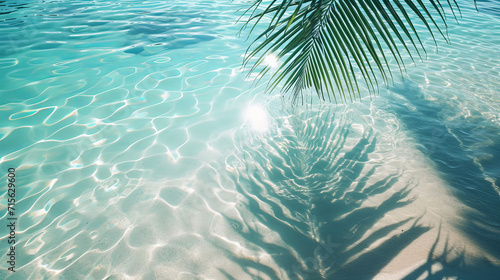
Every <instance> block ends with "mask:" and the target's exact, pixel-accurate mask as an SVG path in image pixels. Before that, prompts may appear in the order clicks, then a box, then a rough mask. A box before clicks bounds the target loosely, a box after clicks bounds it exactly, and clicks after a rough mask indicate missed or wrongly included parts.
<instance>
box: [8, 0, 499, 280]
mask: <svg viewBox="0 0 500 280" xmlns="http://www.w3.org/2000/svg"><path fill="white" fill-rule="evenodd" d="M460 2H463V3H462V5H461V11H462V15H463V18H459V23H460V24H456V23H454V22H452V21H450V24H449V26H448V35H449V38H450V41H451V44H446V42H445V40H444V39H440V38H438V39H437V40H438V43H439V44H438V45H439V47H438V49H437V51H436V48H435V46H434V43H433V41H432V38H431V37H430V35H428V36H427V37H424V38H423V41H424V42H425V45H426V46H427V56H428V57H427V59H426V60H424V61H417V62H416V63H414V64H413V63H411V60H408V61H409V62H408V64H407V73H405V74H404V79H400V78H396V80H395V83H394V84H391V85H389V86H388V88H384V87H381V88H380V92H379V93H378V94H377V95H376V96H369V95H368V94H367V93H365V94H363V96H364V97H363V98H362V99H361V100H357V101H355V102H353V103H347V104H331V103H325V104H319V102H317V101H315V102H314V104H312V105H298V106H292V105H291V104H290V102H289V100H288V99H286V98H282V97H281V95H280V93H279V92H271V93H268V94H266V93H264V89H265V81H263V82H261V83H258V84H255V83H254V82H255V76H249V77H247V75H246V74H247V72H246V71H245V70H243V69H241V63H242V60H243V56H244V53H245V50H246V48H247V47H248V44H249V42H248V41H245V36H242V37H238V36H237V33H238V31H239V28H240V27H241V26H240V25H237V24H234V23H235V22H236V20H237V19H238V17H239V15H240V14H241V13H238V12H236V10H237V9H238V8H241V7H243V6H244V5H245V4H247V5H248V3H249V1H233V2H230V1H229V0H227V1H226V0H224V1H223V0H207V1H196V0H193V1H154V0H153V1H144V2H143V1H130V0H126V1H118V2H114V1H83V0H78V1H64V0H61V1H0V43H1V44H0V74H1V75H0V124H1V126H0V171H1V172H2V173H0V178H1V179H0V182H2V183H1V185H0V186H1V191H0V192H1V193H2V203H1V204H0V217H1V222H0V223H1V224H0V227H1V228H2V230H1V231H0V252H1V253H2V254H1V255H0V260H1V262H0V263H1V265H0V268H1V270H0V278H2V279H238V280H239V279H311V280H313V279H499V277H500V276H499V275H500V186H499V182H500V180H499V178H500V77H499V76H500V48H499V47H498V46H499V45H500V3H499V2H498V1H478V8H479V11H480V12H479V13H478V12H476V10H475V8H474V6H473V4H472V1H460ZM419 28H423V27H422V26H420V27H419ZM244 34H245V33H244ZM396 74H397V73H396ZM396 77H397V76H396ZM9 168H15V169H16V171H15V176H16V207H15V208H16V209H15V215H16V217H17V220H16V223H17V224H16V237H15V238H16V239H15V241H16V243H15V247H16V250H15V253H16V265H15V267H16V270H17V272H15V273H12V272H9V271H8V270H7V268H8V267H9V265H8V263H7V260H8V257H7V253H8V252H9V247H10V244H8V240H9V232H8V230H7V227H6V226H7V225H8V223H9V222H8V218H9V215H8V211H7V210H8V209H7V205H6V204H7V196H8V191H7V183H6V182H7V178H8V169H9Z"/></svg>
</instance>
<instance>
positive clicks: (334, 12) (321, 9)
mask: <svg viewBox="0 0 500 280" xmlns="http://www.w3.org/2000/svg"><path fill="white" fill-rule="evenodd" d="M424 1H425V3H424ZM441 2H446V3H443V4H442V3H441ZM443 5H444V6H445V7H446V9H448V10H450V11H451V15H452V18H455V19H456V16H455V11H454V9H458V5H457V3H456V2H455V0H441V1H440V0H329V1H328V0H282V1H277V0H268V1H264V0H255V1H254V2H253V4H252V5H251V6H250V7H249V8H248V9H247V10H246V11H245V12H244V15H247V16H248V18H246V22H245V24H244V26H243V29H245V28H247V27H250V26H251V25H253V26H252V29H251V30H250V32H249V33H252V32H253V31H254V28H255V26H256V25H258V24H261V22H264V21H266V22H267V24H268V25H267V27H266V28H265V30H264V31H263V32H262V33H261V34H259V35H258V36H257V38H256V39H255V40H254V41H253V42H252V44H251V46H250V47H249V51H248V53H247V55H246V57H245V60H244V66H246V65H248V64H249V63H250V62H251V61H254V60H256V61H255V62H254V64H253V66H252V68H251V70H250V73H255V72H258V77H259V79H260V78H262V77H263V76H264V74H266V73H270V71H271V68H273V67H272V66H270V65H266V63H265V62H266V61H267V60H266V59H267V57H268V55H269V54H273V55H275V56H276V57H277V58H278V59H279V61H280V62H281V65H280V66H279V67H278V69H277V70H276V71H274V72H273V73H272V74H271V79H270V81H269V84H268V87H267V90H273V89H274V88H276V87H277V86H278V85H280V84H282V85H283V87H282V91H283V92H291V93H292V98H293V100H294V101H296V100H297V98H299V97H303V92H304V91H305V90H314V91H315V92H316V93H317V95H318V96H319V98H321V99H322V100H325V99H326V98H325V96H327V97H328V98H329V99H330V100H331V97H333V99H334V100H335V102H337V101H338V100H337V98H338V97H339V99H341V100H342V101H347V100H348V98H349V99H350V100H353V99H355V98H356V95H357V96H360V91H361V90H360V84H358V79H359V77H361V80H362V81H364V84H366V85H367V86H368V91H369V92H370V94H371V93H372V92H375V91H376V89H377V87H378V86H379V79H382V80H383V82H384V83H385V84H387V83H388V81H392V80H393V75H392V69H391V68H394V67H397V68H399V70H400V72H401V73H402V72H403V70H404V69H405V64H404V61H403V57H402V52H406V53H408V54H409V56H410V58H411V59H412V60H413V59H414V57H413V54H417V55H418V57H419V58H422V55H423V54H426V50H425V47H424V44H423V43H422V40H421V38H420V36H419V33H420V32H422V29H420V31H417V30H418V29H417V28H416V25H417V24H420V26H425V29H426V30H427V32H429V33H430V34H431V35H432V38H433V39H434V42H436V38H435V35H436V34H438V35H439V36H442V37H444V38H445V40H447V38H446V36H445V33H443V30H442V27H441V26H440V25H444V28H446V27H447V25H446V21H447V17H446V14H445V7H443ZM436 36H437V35H436ZM447 41H448V40H447ZM436 45H437V44H436ZM252 48H253V49H252ZM391 60H393V61H395V62H396V63H395V64H392V66H390V65H391V64H390V61H391ZM395 65H397V66H395Z"/></svg>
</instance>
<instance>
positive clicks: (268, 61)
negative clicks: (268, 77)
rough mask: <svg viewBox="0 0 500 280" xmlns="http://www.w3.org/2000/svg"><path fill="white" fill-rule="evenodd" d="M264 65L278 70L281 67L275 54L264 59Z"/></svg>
mask: <svg viewBox="0 0 500 280" xmlns="http://www.w3.org/2000/svg"><path fill="white" fill-rule="evenodd" d="M264 64H265V65H267V66H269V67H271V68H277V67H278V66H279V65H280V63H279V61H278V58H277V57H276V56H275V55H274V54H267V55H266V57H265V58H264Z"/></svg>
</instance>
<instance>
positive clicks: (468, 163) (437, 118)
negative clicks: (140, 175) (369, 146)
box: [389, 81, 500, 279]
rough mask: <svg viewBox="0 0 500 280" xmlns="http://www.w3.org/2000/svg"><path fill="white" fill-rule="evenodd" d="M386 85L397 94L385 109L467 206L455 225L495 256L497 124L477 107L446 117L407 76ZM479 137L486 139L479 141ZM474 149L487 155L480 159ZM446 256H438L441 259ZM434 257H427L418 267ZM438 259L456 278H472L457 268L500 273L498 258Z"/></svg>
mask: <svg viewBox="0 0 500 280" xmlns="http://www.w3.org/2000/svg"><path fill="white" fill-rule="evenodd" d="M391 91H392V92H394V93H396V96H397V97H398V98H401V100H398V101H393V102H391V103H390V107H389V109H390V110H391V111H392V112H394V114H395V115H396V116H397V117H398V118H399V119H400V120H401V121H402V123H404V124H405V126H406V127H407V129H408V130H409V131H410V135H411V136H412V137H413V138H414V139H415V142H417V143H418V144H419V145H418V147H419V149H420V151H421V152H422V153H423V154H424V155H425V156H426V157H427V158H429V159H430V160H431V161H432V162H433V163H434V167H435V169H436V171H437V172H438V174H439V175H440V177H441V178H442V179H443V180H445V182H446V183H447V184H448V186H449V187H450V188H451V189H452V191H453V194H454V195H455V197H457V198H458V199H459V200H460V201H461V202H462V203H463V204H464V205H465V206H467V207H468V208H469V209H470V210H462V213H461V215H463V216H464V221H465V222H464V223H463V224H461V225H457V226H458V228H459V229H460V230H461V231H462V232H463V234H465V235H466V236H468V238H469V239H471V240H473V241H474V242H475V243H476V244H477V245H478V246H480V247H481V250H483V251H484V252H485V253H488V254H489V255H491V256H494V257H495V258H496V259H497V260H500V234H499V233H500V196H499V194H498V192H497V191H496V190H495V184H497V182H499V181H500V180H499V179H500V174H499V170H500V165H499V164H498V163H499V161H498V157H499V156H500V128H498V126H495V125H492V123H491V122H489V121H487V120H486V119H485V118H484V117H483V116H482V115H481V114H480V113H479V112H478V114H477V116H473V118H470V119H468V118H466V117H465V113H460V112H459V115H460V117H459V118H458V119H455V120H454V121H446V116H448V114H452V113H450V111H449V110H453V109H452V108H449V105H439V103H438V102H433V101H430V100H428V99H426V98H425V96H424V94H423V92H422V91H421V90H420V89H419V88H418V86H417V85H416V84H414V83H412V82H410V81H406V82H404V83H403V84H400V85H397V86H395V87H393V88H391ZM408 106H410V107H411V108H412V109H411V110H410V109H409V107H408ZM444 108H446V110H448V111H445V110H444ZM471 111H472V110H471ZM472 112H473V111H472ZM485 140H486V141H485ZM479 142H483V144H484V143H487V145H483V144H481V145H478V143H479ZM478 154H479V155H481V154H486V155H489V157H486V159H484V158H483V159H481V158H480V157H477V155H478ZM457 206H458V208H460V209H461V208H463V207H460V205H457ZM443 255H446V253H443ZM445 259H446V258H441V261H444V260H445ZM436 262H437V260H435V259H429V261H428V262H427V263H426V264H425V265H424V266H422V267H421V268H419V270H422V269H424V267H426V266H427V267H429V265H430V264H432V263H436ZM441 265H443V266H444V269H443V270H442V274H443V275H444V274H446V272H448V273H449V274H447V275H445V276H447V277H451V276H453V277H458V279H472V278H462V276H461V275H460V273H463V274H464V275H475V276H474V277H473V278H475V279H498V278H497V277H498V275H499V274H500V264H499V263H498V261H497V263H496V264H495V263H491V262H490V261H488V260H486V259H482V258H481V257H478V259H477V260H473V261H471V260H467V262H466V261H465V260H463V259H460V258H458V259H456V260H453V261H444V262H442V263H441ZM410 275H411V274H410ZM440 277H441V276H440V275H436V276H433V277H431V278H429V279H442V277H441V278H440ZM477 277H479V278H477ZM405 279H413V278H411V277H410V278H405Z"/></svg>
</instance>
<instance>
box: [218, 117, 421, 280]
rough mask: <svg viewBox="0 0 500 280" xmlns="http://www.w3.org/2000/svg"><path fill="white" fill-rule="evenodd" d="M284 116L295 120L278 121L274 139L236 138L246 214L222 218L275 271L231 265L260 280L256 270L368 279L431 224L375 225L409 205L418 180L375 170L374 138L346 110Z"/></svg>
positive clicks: (255, 264)
mask: <svg viewBox="0 0 500 280" xmlns="http://www.w3.org/2000/svg"><path fill="white" fill-rule="evenodd" d="M289 115H290V116H295V117H290V118H282V119H278V125H277V127H280V131H277V132H275V133H274V132H273V135H276V136H275V137H261V138H255V137H252V135H244V138H242V139H240V140H241V141H240V143H241V146H240V147H239V149H240V152H241V153H242V154H243V156H242V157H241V160H242V161H244V162H245V164H243V165H242V166H244V167H242V168H240V169H238V171H237V172H235V173H234V174H233V176H234V178H232V179H233V180H234V181H235V182H238V183H237V191H238V192H239V193H240V194H241V195H242V196H243V197H244V199H242V200H241V205H240V207H241V208H240V209H247V210H248V212H249V213H251V214H249V213H246V212H245V211H241V212H240V215H241V217H242V220H241V221H239V220H235V219H231V218H229V217H225V218H226V219H227V220H228V222H229V223H231V224H233V225H235V226H234V229H235V231H236V232H237V233H238V234H239V235H241V236H242V237H243V238H244V239H245V240H246V241H248V242H249V243H251V244H252V245H254V246H257V247H258V248H261V250H262V251H264V252H265V253H267V254H268V255H269V256H270V257H271V258H272V261H273V262H274V263H275V264H276V265H277V266H278V267H279V268H278V269H275V268H271V267H270V266H268V265H267V264H266V263H265V262H262V261H257V260H250V259H247V258H238V257H236V256H235V257H233V261H235V262H237V263H238V264H239V265H240V266H241V267H244V270H245V272H246V273H248V274H249V275H252V276H254V277H259V278H265V277H263V276H262V274H259V275H260V276H257V274H255V273H256V272H255V271H259V273H263V274H265V275H266V277H268V278H271V279H342V278H349V279H354V278H353V277H355V279H371V278H373V277H374V276H375V275H377V273H378V272H379V271H380V269H381V268H383V267H384V266H385V265H386V264H387V263H389V262H390V261H391V260H392V259H393V258H394V257H395V256H396V255H397V254H398V253H399V252H400V251H401V250H403V249H404V248H405V247H406V246H408V245H409V244H410V243H412V242H413V241H414V240H415V239H417V238H418V237H419V236H420V235H422V234H423V233H425V232H426V231H427V230H429V228H428V227H425V226H422V225H419V224H418V219H414V218H411V217H410V218H406V219H401V220H398V221H395V222H393V223H389V224H384V225H382V226H378V227H376V228H375V227H374V226H375V225H376V224H377V223H379V222H380V221H381V220H382V218H383V217H384V216H386V215H387V214H388V213H389V212H391V211H393V210H396V209H399V208H401V207H403V206H405V205H408V204H409V203H411V202H412V200H411V199H410V198H409V194H410V191H411V189H412V187H414V186H415V184H414V183H413V182H400V180H399V178H400V175H401V174H392V175H389V176H381V175H379V174H377V170H378V168H379V167H380V166H379V165H377V164H374V163H371V162H370V158H369V156H370V154H371V153H373V152H374V151H375V149H376V146H377V141H376V135H375V134H374V133H373V132H372V131H371V130H370V129H366V130H365V131H364V132H363V133H362V134H361V135H358V134H359V131H357V130H356V129H353V128H352V127H351V126H349V125H347V121H346V119H345V114H341V116H340V117H339V118H338V119H336V118H334V112H333V111H332V110H322V111H318V112H311V111H309V112H305V113H300V114H289ZM301 120H306V121H301ZM331 120H335V121H333V122H332V121H331ZM375 175H377V176H375ZM412 220H414V222H413V225H412V226H410V227H409V229H408V226H406V230H405V231H404V232H401V231H400V228H401V227H402V226H404V225H407V224H409V223H411V221H412ZM396 231H397V232H398V233H397V234H395V232H396ZM360 266H363V269H362V270H360V269H359V267H360Z"/></svg>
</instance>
